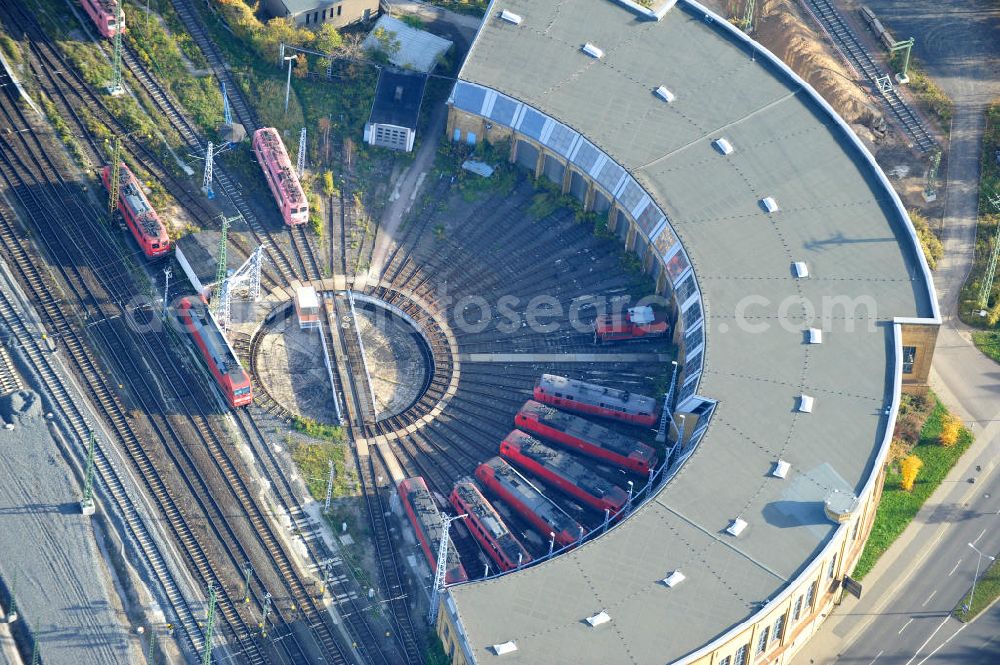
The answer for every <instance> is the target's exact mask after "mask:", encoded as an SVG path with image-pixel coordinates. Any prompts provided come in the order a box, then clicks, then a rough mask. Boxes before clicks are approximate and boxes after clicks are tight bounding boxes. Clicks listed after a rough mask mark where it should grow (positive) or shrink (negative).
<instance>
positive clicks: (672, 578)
mask: <svg viewBox="0 0 1000 665" xmlns="http://www.w3.org/2000/svg"><path fill="white" fill-rule="evenodd" d="M685 579H687V578H686V577H685V576H684V573H682V572H681V571H679V570H675V571H674V572H672V573H670V574H669V575H667V576H666V577H664V578H663V579H662V580H660V581H661V582H663V583H664V584H666V585H667V586H668V587H670V588H671V589H672V588H674V587H675V586H677V585H678V584H680V583H681V582H683V581H684V580H685Z"/></svg>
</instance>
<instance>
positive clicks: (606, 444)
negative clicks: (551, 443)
mask: <svg viewBox="0 0 1000 665" xmlns="http://www.w3.org/2000/svg"><path fill="white" fill-rule="evenodd" d="M521 413H522V414H524V415H525V416H526V417H528V418H534V419H535V420H538V421H539V422H540V423H542V424H543V425H546V426H547V427H551V428H553V429H557V430H559V431H560V432H565V433H566V434H569V435H570V436H573V437H575V438H578V439H582V440H584V441H587V442H589V443H591V444H593V445H595V446H597V447H599V448H604V449H605V450H610V451H612V452H615V453H618V454H619V455H621V456H623V457H628V456H629V455H632V454H638V456H639V457H641V458H642V459H652V458H653V456H655V454H656V451H655V450H654V449H653V448H652V447H651V446H647V445H646V444H644V443H642V442H641V441H638V440H637V439H633V438H631V437H628V436H625V435H624V434H619V433H618V432H615V431H613V430H610V429H608V428H606V427H601V426H600V425H598V424H597V423H594V422H591V421H589V420H586V419H585V418H580V417H579V416H574V415H572V414H569V413H566V412H565V411H560V410H558V409H556V408H553V407H551V406H549V405H548V404H542V403H541V402H536V401H535V400H528V401H527V402H525V403H524V406H522V407H521Z"/></svg>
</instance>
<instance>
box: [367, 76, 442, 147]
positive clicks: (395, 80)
mask: <svg viewBox="0 0 1000 665" xmlns="http://www.w3.org/2000/svg"><path fill="white" fill-rule="evenodd" d="M426 83H427V76H426V75H425V74H421V73H417V72H408V71H402V70H393V69H388V68H385V69H382V71H381V72H379V76H378V85H377V87H376V89H375V101H373V102H372V112H371V115H370V116H369V118H368V123H367V124H366V125H365V142H366V143H370V144H371V145H377V146H381V147H383V148H390V149H392V150H401V151H403V152H410V151H411V150H413V142H414V140H416V137H417V121H418V119H419V118H420V102H421V101H422V100H423V98H424V86H425V85H426Z"/></svg>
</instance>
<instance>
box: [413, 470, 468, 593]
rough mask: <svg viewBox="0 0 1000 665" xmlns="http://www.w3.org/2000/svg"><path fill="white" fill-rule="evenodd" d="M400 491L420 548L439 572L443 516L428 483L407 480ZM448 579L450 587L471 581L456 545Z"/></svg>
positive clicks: (449, 556)
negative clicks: (438, 559)
mask: <svg viewBox="0 0 1000 665" xmlns="http://www.w3.org/2000/svg"><path fill="white" fill-rule="evenodd" d="M398 489H399V498H400V499H401V500H402V501H403V507H404V508H406V516H407V517H409V518H410V524H412V525H413V530H414V531H415V532H416V534H417V540H418V541H420V548H421V549H422V550H423V551H424V556H425V557H427V563H428V565H430V567H431V573H433V572H434V571H435V570H437V554H438V547H440V546H441V513H440V511H438V507H437V505H436V504H435V503H434V497H432V496H431V493H430V491H429V490H428V489H427V483H425V482H424V479H423V478H421V477H420V476H415V477H413V478H406V479H404V480H403V481H402V482H401V483H399V488H398ZM444 579H445V582H446V583H447V584H457V583H458V582H466V581H468V579H469V576H468V575H466V574H465V568H464V567H463V566H462V562H461V561H459V559H458V553H457V552H456V551H455V547H454V545H452V546H450V547H449V548H448V572H447V573H445V578H444Z"/></svg>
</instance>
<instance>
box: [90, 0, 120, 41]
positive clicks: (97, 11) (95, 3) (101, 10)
mask: <svg viewBox="0 0 1000 665" xmlns="http://www.w3.org/2000/svg"><path fill="white" fill-rule="evenodd" d="M81 2H82V3H83V9H84V11H86V12H87V15H88V16H90V20H91V21H93V22H94V25H96V26H97V31H98V32H99V33H101V36H102V37H114V36H115V35H117V34H118V30H119V29H121V31H122V32H124V31H125V8H124V7H122V8H121V12H122V22H121V26H119V25H118V11H119V9H118V0H81Z"/></svg>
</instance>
